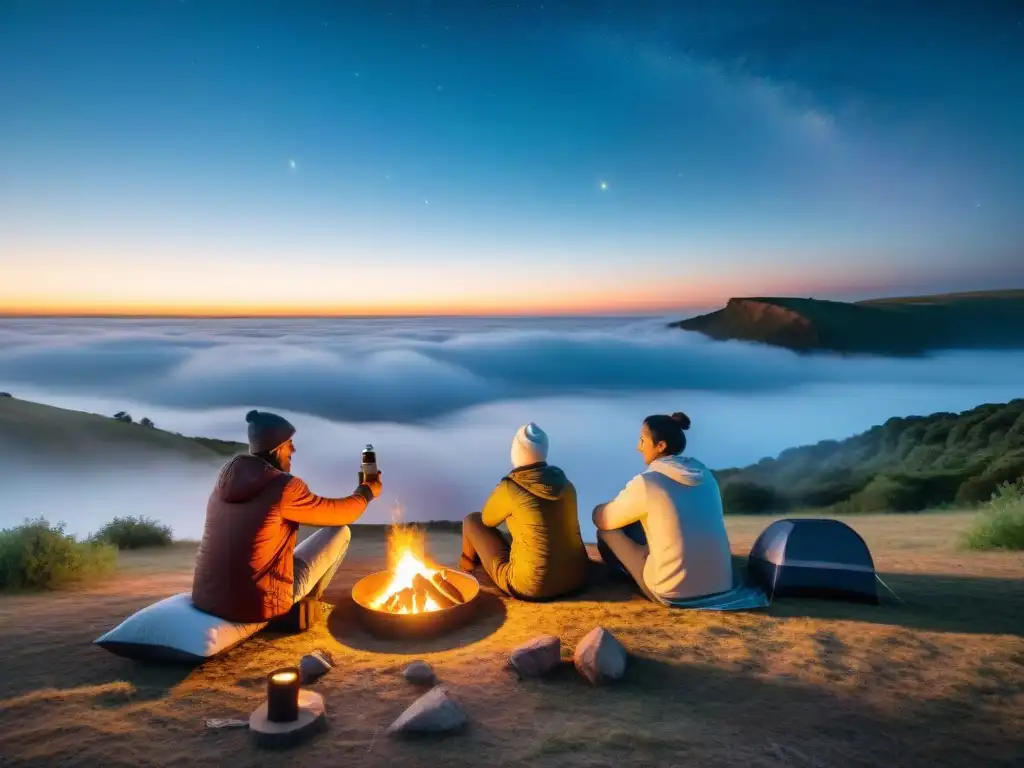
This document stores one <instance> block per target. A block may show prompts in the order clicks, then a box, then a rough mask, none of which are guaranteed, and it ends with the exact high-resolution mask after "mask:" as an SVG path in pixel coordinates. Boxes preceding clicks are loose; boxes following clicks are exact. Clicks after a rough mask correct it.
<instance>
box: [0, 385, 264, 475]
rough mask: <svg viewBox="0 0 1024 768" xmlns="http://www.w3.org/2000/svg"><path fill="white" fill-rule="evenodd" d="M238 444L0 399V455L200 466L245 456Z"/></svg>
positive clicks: (36, 404)
mask: <svg viewBox="0 0 1024 768" xmlns="http://www.w3.org/2000/svg"><path fill="white" fill-rule="evenodd" d="M244 449H245V446H244V445H243V444H242V443H236V442H231V441H226V440H216V439H213V438H206V437H185V436H183V435H179V434H177V433H174V432H167V431H165V430H162V429H158V428H157V427H155V426H147V425H145V424H142V423H130V422H127V421H122V420H118V419H115V418H113V417H112V416H101V415H98V414H93V413H83V412H81V411H71V410H67V409H65V408H55V407H53V406H50V405H42V404H41V403H32V402H28V401H26V400H19V399H17V398H15V397H10V396H6V397H0V452H4V451H6V452H8V453H11V454H13V455H15V456H18V455H42V456H46V457H62V458H70V457H78V458H81V459H83V460H86V459H103V458H105V457H108V456H113V455H118V456H135V457H144V456H154V455H155V456H175V457H179V458H183V459H187V460H195V461H204V460H212V459H218V458H225V457H228V456H232V455H234V454H236V453H238V452H239V451H241V450H244Z"/></svg>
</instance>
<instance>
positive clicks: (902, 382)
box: [0, 318, 1024, 537]
mask: <svg viewBox="0 0 1024 768" xmlns="http://www.w3.org/2000/svg"><path fill="white" fill-rule="evenodd" d="M664 323H665V319H664V318H599V319H566V318H558V319H550V318H531V319H498V318H494V319H437V318H402V319H392V318H389V319H372V320H359V319H342V320H265V319H263V320H218V321H212V320H211V321H205V320H150V321H138V320H131V321H127V320H68V319H60V320H53V319H47V320H43V319H20V320H3V321H0V390H4V391H9V392H11V393H13V394H14V395H15V396H17V397H20V398H23V399H26V400H36V401H39V402H44V403H48V404H52V405H59V406H63V407H69V408H75V409H81V410H87V411H91V412H96V413H103V414H113V413H114V412H116V411H119V410H127V411H129V412H130V413H132V414H133V415H134V416H135V418H141V417H142V416H148V417H150V418H151V419H153V420H154V421H155V422H156V424H157V425H158V426H159V427H161V428H164V429H169V430H172V431H178V432H182V433H184V434H188V435H204V436H210V437H220V438H225V439H237V440H244V439H245V426H246V425H245V421H244V415H245V412H246V411H247V410H249V409H250V408H253V407H257V408H261V409H270V410H276V411H279V412H281V413H284V414H286V415H287V416H288V417H289V418H291V419H292V420H293V422H294V423H295V424H296V425H297V427H298V434H297V435H296V439H295V442H296V445H297V448H298V453H297V455H296V457H295V464H294V468H293V469H294V471H295V473H296V474H299V475H301V476H302V477H304V478H305V479H307V480H308V481H309V483H310V485H311V486H312V487H313V489H314V490H315V491H317V492H319V493H322V494H326V495H342V494H346V493H348V492H350V491H351V489H352V487H353V481H354V477H355V473H356V471H357V469H358V460H359V451H360V449H361V448H362V447H363V445H364V444H365V443H367V442H372V443H373V444H374V445H375V446H376V447H377V449H378V453H379V460H380V464H381V467H382V470H383V472H384V477H385V491H384V494H383V496H382V497H381V498H380V499H379V500H378V501H376V502H375V503H374V504H373V505H372V506H371V508H370V511H369V512H368V513H367V515H366V516H365V518H364V520H365V521H367V522H383V521H387V520H389V519H390V518H391V516H392V513H393V511H394V509H395V507H396V505H400V506H401V509H402V511H403V514H404V516H405V518H406V519H409V520H426V519H441V518H448V519H455V518H458V517H461V516H462V515H463V514H465V513H466V512H467V511H471V510H472V509H476V508H478V507H479V506H480V504H481V503H482V501H483V500H484V498H485V497H486V494H487V493H488V491H489V490H490V489H491V488H492V487H493V486H494V484H495V483H496V482H497V480H498V479H499V478H500V477H501V476H502V474H503V473H505V472H506V471H507V470H508V468H509V444H510V441H511V438H512V435H513V433H514V431H515V429H516V428H517V427H518V426H519V425H520V424H522V423H524V422H526V421H529V420H532V421H536V422H537V423H538V424H540V425H541V426H542V427H543V428H544V429H545V430H547V432H548V434H549V435H550V438H551V453H550V460H551V462H552V463H555V464H558V465H560V466H561V467H563V468H564V469H565V470H566V472H567V473H568V474H569V477H570V478H571V479H572V480H573V481H574V482H575V483H576V485H577V487H578V489H579V497H580V508H581V518H582V519H583V521H584V524H585V525H584V528H585V533H589V532H590V531H591V526H590V523H589V512H590V509H591V508H592V507H593V506H594V505H595V504H597V503H599V502H601V501H603V500H606V499H607V498H608V497H609V496H611V495H612V494H614V493H615V492H616V491H617V490H618V489H619V488H620V487H621V486H622V485H623V484H624V483H625V482H626V481H627V480H628V479H629V478H630V477H631V476H632V475H633V474H635V473H636V472H637V471H639V470H640V469H642V466H641V463H640V460H639V456H638V454H637V453H636V452H635V450H634V446H635V444H636V438H637V432H638V429H639V425H640V421H641V420H642V418H643V417H644V416H646V415H648V414H650V413H658V412H671V411H675V410H685V411H686V412H687V413H689V414H690V416H691V418H692V420H693V428H692V430H691V431H690V433H689V442H690V445H689V450H688V453H690V454H691V455H693V456H696V457H698V458H700V459H702V460H703V461H705V462H706V463H707V464H709V465H710V466H712V467H716V468H721V467H727V466H736V465H743V464H747V463H750V462H754V461H757V460H758V459H760V458H761V457H763V456H766V455H774V454H777V453H778V452H779V451H781V450H783V449H785V448H787V447H791V446H794V445H800V444H806V443H811V442H816V441H818V440H821V439H826V438H835V439H838V438H843V437H846V436H849V435H852V434H855V433H857V432H860V431H863V430H864V429H867V428H869V427H871V426H872V425H874V424H877V423H881V422H883V421H885V420H886V419H887V418H889V417H891V416H904V415H910V414H927V413H931V412H934V411H938V410H952V411H959V410H964V409H966V408H970V407H973V406H975V405H978V404H980V403H982V402H994V401H1005V400H1008V399H1010V398H1012V397H1017V396H1020V395H1021V392H1022V389H1021V380H1022V376H1021V374H1022V373H1024V354H1021V353H982V352H971V353H967V352H949V353H942V354H937V355H934V356H931V357H928V358H924V359H916V360H882V359H869V358H848V359H842V358H837V357H833V356H812V357H801V356H798V355H795V354H791V353H789V352H786V351H784V350H777V349H771V348H767V347H758V346H752V345H746V344H739V343H716V342H710V341H708V340H706V339H704V338H703V337H701V336H698V335H696V334H691V333H686V332H682V331H677V330H669V329H666V328H665V327H664ZM83 458H84V457H83ZM91 458H93V459H95V463H89V464H85V465H80V466H77V467H71V466H54V465H53V464H52V463H48V462H44V461H42V460H41V459H38V458H35V457H32V456H21V457H20V458H16V459H14V463H15V466H14V467H13V469H11V470H10V471H7V472H5V473H4V480H3V483H2V484H0V526H9V525H12V524H15V523H17V522H20V521H21V520H22V519H23V518H25V517H30V516H36V515H43V516H46V517H48V518H50V519H51V520H57V519H63V520H65V521H66V522H67V524H68V527H69V529H70V530H73V531H76V532H79V533H86V532H89V531H92V530H95V529H96V528H97V527H98V526H99V525H101V524H102V523H103V522H105V521H107V520H109V519H110V518H111V517H113V516H114V515H120V514H146V515H150V516H153V517H157V518H159V519H161V520H162V521H164V522H166V523H168V524H170V525H172V526H173V528H174V532H175V534H176V535H178V536H182V537H196V536H198V535H199V534H200V532H201V530H202V521H203V514H204V508H205V501H206V497H207V495H208V494H209V491H210V487H211V484H212V481H213V478H214V477H215V475H216V471H217V465H216V464H211V465H210V466H209V467H207V468H203V467H195V466H192V465H186V464H184V463H181V462H178V461H177V460H174V459H168V460H167V461H166V462H163V463H160V464H158V465H151V466H150V467H149V468H148V469H145V470H132V471H127V470H124V469H120V468H119V467H118V466H117V465H116V463H115V462H112V461H105V460H104V458H103V457H102V456H97V457H91Z"/></svg>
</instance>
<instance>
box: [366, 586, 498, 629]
mask: <svg viewBox="0 0 1024 768" xmlns="http://www.w3.org/2000/svg"><path fill="white" fill-rule="evenodd" d="M446 577H447V578H448V579H449V580H450V581H451V582H452V584H453V585H454V586H455V587H456V588H457V589H458V590H459V592H461V593H462V596H463V597H464V598H465V602H463V603H461V604H459V605H453V606H451V607H450V608H441V609H439V610H436V611H424V612H422V613H391V612H389V611H382V610H378V609H376V608H374V607H373V601H374V599H375V598H376V597H377V595H379V594H380V593H381V591H382V590H384V589H386V588H387V586H388V584H390V582H391V579H392V573H391V571H378V572H377V573H371V574H370V575H369V576H364V577H363V578H361V579H360V580H359V581H357V582H356V583H355V585H353V587H352V600H353V602H355V605H356V613H357V614H358V615H359V620H360V621H361V622H362V624H363V626H364V627H366V629H368V630H369V631H370V633H371V634H373V635H375V636H377V637H380V638H389V639H410V638H417V639H419V638H425V637H435V636H437V635H443V634H446V633H448V632H452V631H454V630H456V629H458V628H460V627H462V626H465V625H466V624H467V623H468V622H469V621H470V620H471V619H472V618H473V617H474V615H475V614H476V609H477V599H476V598H477V596H478V595H479V594H480V582H478V581H477V580H476V579H474V578H473V577H472V576H470V575H469V574H468V573H462V572H461V571H455V570H449V571H447V574H446Z"/></svg>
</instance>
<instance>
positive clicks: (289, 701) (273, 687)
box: [267, 667, 299, 723]
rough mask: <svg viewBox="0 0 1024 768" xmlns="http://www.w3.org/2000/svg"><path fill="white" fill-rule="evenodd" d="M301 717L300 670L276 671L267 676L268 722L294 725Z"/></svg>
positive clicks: (287, 668)
mask: <svg viewBox="0 0 1024 768" xmlns="http://www.w3.org/2000/svg"><path fill="white" fill-rule="evenodd" d="M298 717H299V670H298V669H296V668H295V667H285V668H284V669H276V670H274V671H273V672H271V673H270V674H269V675H268V676H267V720H269V721H270V722H272V723H292V722H295V720H297V719H298Z"/></svg>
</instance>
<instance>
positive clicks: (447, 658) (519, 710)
mask: <svg viewBox="0 0 1024 768" xmlns="http://www.w3.org/2000/svg"><path fill="white" fill-rule="evenodd" d="M967 520H968V518H967V517H966V516H964V515H958V514H945V515H920V516H888V517H882V516H879V517H858V518H855V519H852V520H851V521H850V522H851V523H852V524H853V525H854V527H855V528H856V529H857V530H858V531H860V532H861V533H862V535H864V537H865V538H866V540H867V541H868V544H869V546H870V547H871V549H872V551H873V553H874V556H875V560H876V566H877V568H878V570H879V573H880V574H881V576H882V578H883V579H884V580H885V582H886V583H887V584H888V585H889V586H890V587H892V589H893V590H895V592H896V593H897V594H898V595H899V596H900V598H901V599H902V600H903V601H904V603H905V604H900V603H898V602H896V601H895V600H892V599H890V600H888V601H887V602H885V603H884V604H883V605H882V606H875V607H872V606H858V605H851V604H846V603H840V602H831V601H822V600H818V601H815V600H779V601H777V602H776V603H775V604H774V605H773V606H772V607H771V608H770V609H768V610H767V611H766V612H759V613H746V614H720V613H713V612H695V611H681V610H677V611H668V610H664V609H660V608H656V607H654V606H652V605H650V604H648V603H646V602H644V601H643V600H642V599H641V598H640V597H638V596H637V595H635V594H633V593H632V591H631V590H630V589H629V588H628V586H626V585H623V584H620V583H617V582H613V581H607V580H604V581H602V582H600V583H599V584H598V585H597V586H595V588H594V589H593V590H592V592H591V593H590V594H587V595H586V596H584V597H582V598H579V599H576V600H572V601H567V602H562V603H551V604H523V603H517V602H513V601H508V600H502V599H499V598H498V597H497V596H496V595H494V594H491V593H488V594H485V595H482V596H481V599H482V600H483V601H484V604H483V606H482V611H483V613H482V616H481V617H480V619H479V620H478V621H477V622H475V623H474V624H473V625H471V626H469V627H466V628H465V629H463V630H462V631H460V632H459V633H457V634H454V635H450V636H447V637H443V638H438V639H435V640H432V641H425V642H419V643H415V642H408V643H400V642H394V641H392V642H384V641H379V640H374V639H373V638H372V637H370V636H369V635H367V634H366V633H365V632H364V631H363V630H361V629H360V628H359V627H358V625H356V624H355V622H354V618H353V613H352V604H351V599H350V597H349V590H350V588H351V586H352V584H353V583H354V582H355V581H356V580H357V579H358V578H360V577H361V576H363V575H365V574H366V573H368V572H370V571H374V570H379V569H381V568H382V567H383V565H384V555H385V550H384V538H383V536H382V535H381V532H380V531H379V530H358V529H357V530H356V532H355V536H354V540H353V546H352V549H351V551H350V554H349V556H348V558H346V561H345V563H344V566H343V568H342V570H341V571H340V572H339V576H338V578H337V579H336V580H335V582H334V584H332V587H331V589H330V590H329V591H328V593H327V596H326V599H327V601H328V602H330V603H332V604H333V605H334V606H335V607H334V609H333V611H332V612H331V615H330V617H329V618H328V620H327V622H326V623H325V624H324V625H322V626H319V627H317V628H316V629H314V630H313V631H311V632H309V633H306V634H303V635H299V636H293V637H283V636H279V635H278V636H274V635H269V634H261V635H257V636H256V637H254V638H253V639H251V640H250V641H248V642H246V643H245V644H243V645H242V646H240V647H238V648H236V649H234V650H233V651H231V652H229V653H228V654H226V655H225V656H224V657H222V658H217V659H215V660H213V661H211V662H209V663H207V664H205V665H203V666H201V667H198V668H195V669H188V668H159V667H157V668H154V667H147V666H143V665H140V664H136V663H133V662H131V661H128V660H125V659H120V658H118V657H116V656H113V655H112V654H110V653H108V652H106V651H104V650H102V649H100V648H97V647H95V646H93V645H91V642H92V640H94V639H95V638H96V637H97V636H98V635H100V634H101V633H102V632H104V631H106V630H107V629H109V628H110V627H112V626H113V625H115V624H117V623H118V622H119V621H120V620H121V619H123V618H124V617H126V616H128V615H129V614H130V613H132V612H134V611H136V610H138V609H139V608H142V607H143V606H145V605H147V604H149V603H151V602H153V601H155V600H157V599H160V598H163V597H166V596H168V595H171V594H174V593H176V592H180V591H184V590H187V589H188V588H189V586H190V580H191V568H192V562H193V558H194V553H195V550H194V546H190V545H180V546H176V547H174V548H172V549H170V550H167V551H160V552H156V553H154V552H152V551H150V552H144V553H131V554H126V555H124V556H123V557H122V562H121V567H120V570H119V573H118V575H117V576H116V577H115V578H113V579H112V580H110V581H108V582H105V583H102V584H98V585H94V586H90V587H87V588H79V589H75V590H68V591H61V592H57V593H50V594H41V595H18V596H6V597H0V765H5V766H6V765H46V766H56V765H82V766H122V765H124V766H150V765H161V766H164V765H168V766H169V765H195V764H203V765H245V766H274V765H288V766H304V765H310V766H314V765H325V766H326V765H345V766H352V767H357V766H373V765H401V766H402V768H413V767H414V766H432V767H433V766H444V767H445V768H457V766H477V767H478V766H497V765H516V764H519V765H533V766H577V765H580V766H582V765H587V766H616V767H618V766H631V765H636V766H676V765H680V766H682V765H701V766H727V765H728V766H744V767H745V768H756V767H758V766H765V767H767V766H839V765H842V766H875V765H886V766H981V765H985V766H996V765H1006V766H1009V765H1014V764H1016V765H1020V764H1021V763H1020V761H1021V759H1022V756H1024V637H1022V636H1024V578H1022V577H1024V555H1022V554H1020V553H970V552H964V551H962V550H959V549H958V548H957V540H958V537H959V534H960V533H961V532H962V530H963V529H964V527H965V526H966V524H967ZM767 523H768V520H767V519H764V518H758V519H743V518H736V519H732V520H730V531H731V535H732V537H733V544H734V551H735V552H736V553H737V554H741V555H742V554H745V553H746V552H747V551H749V547H750V545H751V543H752V542H753V539H754V538H755V536H756V535H757V533H758V532H760V531H761V530H762V529H763V528H764V526H765V525H767ZM429 547H430V549H431V552H432V554H433V555H434V556H435V557H436V558H437V559H438V560H439V561H441V562H446V563H454V562H455V560H456V556H457V549H458V541H457V537H456V536H455V535H453V534H447V533H431V534H430V537H429ZM596 625H603V626H605V627H607V628H608V629H610V630H611V631H612V632H614V633H615V634H616V635H617V636H618V637H619V639H620V640H621V641H622V643H623V644H624V645H625V646H626V648H627V650H628V651H629V652H630V654H631V659H630V662H629V668H628V673H627V679H626V680H625V681H623V682H622V683H621V684H620V685H618V686H615V687H608V688H592V687H590V686H589V685H587V684H586V683H585V682H584V681H583V680H582V679H581V678H580V677H579V676H577V675H576V674H575V672H574V670H573V669H572V666H571V664H570V663H567V664H566V666H565V669H564V670H562V671H560V672H559V673H556V674H555V675H554V676H553V677H552V678H551V679H547V680H542V681H518V680H517V679H516V678H515V676H514V675H513V674H511V673H510V671H509V670H508V668H507V666H506V657H507V653H508V651H509V650H510V649H512V648H514V647H515V646H516V645H517V644H519V643H521V642H524V641H526V640H529V639H530V638H532V637H534V636H535V635H538V634H541V633H552V634H557V635H559V636H560V637H561V638H562V641H563V648H564V654H565V656H566V657H567V658H568V657H569V656H570V654H571V651H572V648H573V647H574V645H575V643H576V641H577V640H578V639H579V638H580V637H582V636H583V635H584V634H585V633H586V632H587V631H588V630H589V629H591V628H592V627H594V626H596ZM316 648H324V649H327V650H329V651H330V652H331V653H332V654H334V656H335V659H336V661H337V666H336V667H335V669H334V670H332V671H331V672H330V673H329V674H328V675H327V676H326V677H324V678H323V679H322V680H321V681H319V682H318V683H317V684H316V685H315V688H316V689H317V690H319V691H320V692H321V693H323V695H324V696H325V699H326V703H327V713H328V717H329V721H330V728H329V730H328V732H327V733H324V734H321V735H320V736H318V737H316V739H315V740H314V741H312V742H310V743H308V744H306V745H304V746H301V747H299V748H297V749H293V750H290V751H288V752H284V753H275V752H265V751H261V750H258V749H256V748H255V747H254V746H253V745H252V744H251V743H250V740H249V736H248V734H247V733H246V732H245V730H223V731H211V730H206V729H204V727H203V722H204V719H205V718H208V717H247V716H248V714H249V713H250V712H251V711H252V710H253V709H255V708H256V707H257V706H258V705H259V703H260V702H261V699H262V696H263V689H264V675H265V674H266V672H267V671H268V670H270V669H272V668H274V667H276V666H280V665H283V664H288V663H294V662H295V661H297V659H298V658H299V656H301V655H302V654H304V653H307V652H309V651H311V650H313V649H316ZM416 658H422V659H426V660H427V661H429V662H430V663H431V664H433V665H434V667H435V669H436V671H437V672H438V675H439V676H440V677H441V679H442V680H443V682H444V683H445V684H446V685H448V686H449V689H450V691H451V693H452V696H453V697H454V698H456V699H457V700H458V701H459V702H460V703H461V704H462V705H463V706H464V707H465V708H466V710H467V711H468V712H469V715H470V719H471V725H470V726H469V728H468V729H467V730H466V731H465V732H464V733H460V734H457V735H454V736H449V737H447V738H444V739H434V740H418V741H411V742H406V741H396V740H394V739H392V738H390V737H388V736H386V735H385V733H384V729H385V728H386V727H387V725H388V724H389V723H390V722H391V721H392V720H394V719H395V718H396V717H397V716H398V715H399V714H400V713H401V712H402V710H403V709H404V708H405V707H406V706H408V705H409V704H410V703H411V702H412V701H413V700H414V699H415V698H416V697H417V695H418V692H417V690H415V689H413V688H412V687H411V686H410V685H409V684H407V683H406V682H405V681H404V680H403V678H402V677H401V674H400V673H401V669H402V668H403V667H404V666H405V664H407V663H408V662H409V661H411V660H413V659H416Z"/></svg>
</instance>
